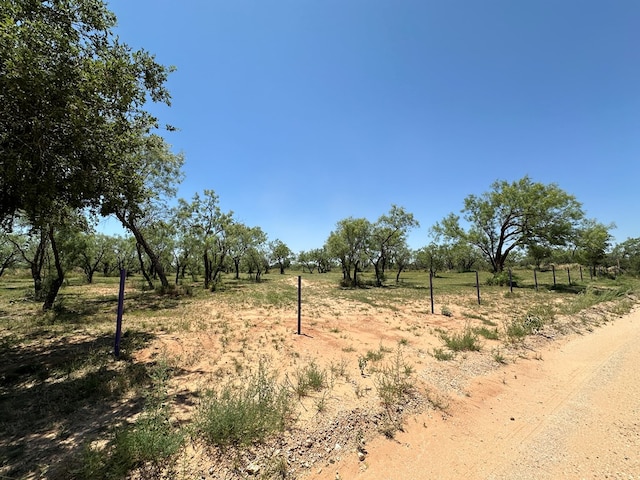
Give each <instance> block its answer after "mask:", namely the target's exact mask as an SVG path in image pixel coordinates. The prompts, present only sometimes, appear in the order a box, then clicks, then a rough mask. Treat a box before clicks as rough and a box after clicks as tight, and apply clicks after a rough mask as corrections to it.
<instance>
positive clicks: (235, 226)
mask: <svg viewBox="0 0 640 480" xmlns="http://www.w3.org/2000/svg"><path fill="white" fill-rule="evenodd" d="M228 230H229V234H228V240H229V256H230V257H231V260H232V261H233V268H234V270H235V278H236V280H237V279H239V278H240V264H241V262H242V259H243V258H244V256H245V255H246V253H247V251H248V250H249V249H250V248H258V247H260V246H261V245H262V244H264V243H265V242H266V241H267V236H266V234H265V233H264V232H263V231H262V229H261V228H260V227H247V226H246V225H244V224H243V223H237V222H236V223H232V224H231V225H229V229H228Z"/></svg>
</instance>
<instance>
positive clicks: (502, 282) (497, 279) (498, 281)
mask: <svg viewBox="0 0 640 480" xmlns="http://www.w3.org/2000/svg"><path fill="white" fill-rule="evenodd" d="M511 284H512V285H513V286H514V287H516V286H517V285H518V279H517V277H516V276H515V275H514V274H513V273H512V274H511ZM487 285H489V286H500V287H504V286H508V285H509V272H508V271H507V272H505V271H502V272H499V273H496V274H494V275H493V277H490V278H488V279H487Z"/></svg>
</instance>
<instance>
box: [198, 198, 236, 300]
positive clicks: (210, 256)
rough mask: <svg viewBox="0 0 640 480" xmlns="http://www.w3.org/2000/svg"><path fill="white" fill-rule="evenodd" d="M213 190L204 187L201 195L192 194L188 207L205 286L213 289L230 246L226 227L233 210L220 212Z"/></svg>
mask: <svg viewBox="0 0 640 480" xmlns="http://www.w3.org/2000/svg"><path fill="white" fill-rule="evenodd" d="M218 200H219V199H218V195H216V193H215V192H214V191H213V190H204V194H203V196H202V197H201V196H200V194H198V193H196V194H195V195H194V196H193V200H192V204H191V209H192V212H193V213H192V214H193V216H194V217H193V219H194V223H193V225H194V227H193V233H194V234H195V235H196V239H197V242H198V243H199V245H200V254H201V258H202V263H203V266H204V286H205V288H211V289H215V288H216V286H217V284H218V283H219V282H220V276H221V274H222V272H223V271H224V268H225V263H226V261H227V255H228V254H229V251H230V249H231V243H232V242H231V240H230V237H229V228H230V227H231V225H232V224H233V212H228V213H223V212H222V210H221V209H220V206H219V204H218Z"/></svg>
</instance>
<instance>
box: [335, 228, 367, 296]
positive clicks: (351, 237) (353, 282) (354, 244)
mask: <svg viewBox="0 0 640 480" xmlns="http://www.w3.org/2000/svg"><path fill="white" fill-rule="evenodd" d="M371 228H372V226H371V222H369V220H367V219H366V218H353V217H349V218H345V219H343V220H340V221H339V222H338V224H337V226H336V229H335V230H334V231H333V232H331V233H330V234H329V238H328V239H327V243H326V247H327V251H328V252H329V254H330V255H331V256H332V257H334V258H336V259H338V260H339V261H340V264H341V265H342V276H343V283H344V284H345V285H346V286H350V287H356V286H358V271H359V270H360V269H362V268H363V267H364V265H365V264H366V262H367V260H368V257H367V246H368V242H369V238H370V235H371ZM352 272H353V274H352Z"/></svg>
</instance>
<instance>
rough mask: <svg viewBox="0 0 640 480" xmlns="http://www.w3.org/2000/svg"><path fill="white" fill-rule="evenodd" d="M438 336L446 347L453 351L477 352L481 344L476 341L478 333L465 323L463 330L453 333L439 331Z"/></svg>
mask: <svg viewBox="0 0 640 480" xmlns="http://www.w3.org/2000/svg"><path fill="white" fill-rule="evenodd" d="M440 338H441V339H442V341H443V342H444V344H445V345H446V347H447V348H449V349H450V350H452V351H454V352H463V351H471V352H477V351H479V350H480V348H481V346H480V343H479V342H478V334H477V333H476V332H475V331H474V330H473V329H472V328H471V326H470V325H469V324H468V323H467V324H466V326H465V327H464V330H463V331H462V332H459V333H454V334H453V335H448V334H446V333H441V334H440Z"/></svg>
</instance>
